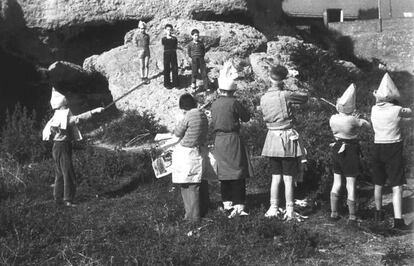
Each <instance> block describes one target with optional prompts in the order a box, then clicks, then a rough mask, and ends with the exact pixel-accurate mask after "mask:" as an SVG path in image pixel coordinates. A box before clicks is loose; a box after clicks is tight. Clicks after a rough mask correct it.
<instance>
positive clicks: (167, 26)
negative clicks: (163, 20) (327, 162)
mask: <svg viewBox="0 0 414 266" xmlns="http://www.w3.org/2000/svg"><path fill="white" fill-rule="evenodd" d="M166 28H171V29H172V28H173V25H171V24H165V27H164V29H166Z"/></svg>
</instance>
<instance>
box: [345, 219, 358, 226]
mask: <svg viewBox="0 0 414 266" xmlns="http://www.w3.org/2000/svg"><path fill="white" fill-rule="evenodd" d="M347 226H349V227H351V228H358V221H357V220H356V219H355V220H354V219H348V224H347Z"/></svg>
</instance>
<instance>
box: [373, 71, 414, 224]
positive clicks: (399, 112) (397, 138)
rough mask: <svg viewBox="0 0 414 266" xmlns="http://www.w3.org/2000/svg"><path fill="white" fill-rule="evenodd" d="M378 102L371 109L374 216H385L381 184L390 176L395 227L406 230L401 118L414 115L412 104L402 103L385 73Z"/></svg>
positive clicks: (378, 91)
mask: <svg viewBox="0 0 414 266" xmlns="http://www.w3.org/2000/svg"><path fill="white" fill-rule="evenodd" d="M374 96H375V99H376V104H375V105H374V106H373V107H372V110H371V122H372V127H373V128H374V133H375V136H374V148H373V174H374V176H373V180H372V181H373V183H374V184H375V189H374V198H375V208H376V211H375V220H376V221H381V220H383V219H384V215H383V213H382V210H381V208H382V187H383V186H384V185H385V181H386V180H387V179H388V181H389V184H390V185H391V186H392V194H393V197H392V204H393V207H394V226H393V228H395V229H401V230H405V229H408V226H407V225H405V223H404V220H403V219H402V185H403V184H405V176H404V165H403V138H402V136H401V125H400V122H401V120H402V118H409V117H411V116H412V111H411V109H410V108H403V107H401V106H399V104H398V100H399V99H400V93H399V92H398V89H397V87H396V86H395V85H394V82H393V81H392V80H391V78H390V76H389V75H388V73H386V74H385V75H384V77H383V79H382V81H381V84H380V86H379V88H378V90H377V91H374Z"/></svg>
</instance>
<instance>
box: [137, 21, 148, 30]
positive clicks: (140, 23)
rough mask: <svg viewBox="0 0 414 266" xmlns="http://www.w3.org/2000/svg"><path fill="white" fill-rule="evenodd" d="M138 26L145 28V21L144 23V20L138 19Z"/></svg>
mask: <svg viewBox="0 0 414 266" xmlns="http://www.w3.org/2000/svg"><path fill="white" fill-rule="evenodd" d="M138 28H144V29H146V28H147V23H145V22H144V21H142V20H140V21H139V22H138Z"/></svg>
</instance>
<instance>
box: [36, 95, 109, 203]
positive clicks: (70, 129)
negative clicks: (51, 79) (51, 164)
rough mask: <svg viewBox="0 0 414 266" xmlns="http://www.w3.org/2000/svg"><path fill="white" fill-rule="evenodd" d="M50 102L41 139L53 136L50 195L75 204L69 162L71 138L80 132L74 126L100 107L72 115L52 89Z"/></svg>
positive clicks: (76, 137) (73, 176)
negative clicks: (52, 181) (49, 114)
mask: <svg viewBox="0 0 414 266" xmlns="http://www.w3.org/2000/svg"><path fill="white" fill-rule="evenodd" d="M50 105H51V106H52V109H53V110H54V114H53V117H52V118H51V119H50V120H49V122H47V124H46V126H45V128H44V129H43V140H50V138H51V137H52V138H53V148H52V155H53V159H54V161H55V173H56V176H55V185H54V191H53V196H54V198H55V201H56V203H57V204H64V206H67V207H75V206H76V205H75V204H74V203H73V199H74V197H75V190H76V176H75V171H74V170H73V164H72V143H71V141H72V140H75V141H77V140H81V139H82V135H81V134H80V132H79V129H78V127H77V126H76V125H77V124H78V123H79V122H80V121H82V120H87V119H89V118H91V117H92V115H93V114H96V113H100V112H102V111H103V110H104V109H103V108H102V107H99V108H96V109H93V110H91V111H88V112H85V113H83V114H80V115H73V114H72V112H71V111H70V110H69V108H68V107H67V101H66V97H65V96H63V95H62V94H60V93H59V92H57V91H56V90H55V89H54V88H53V89H52V96H51V98H50Z"/></svg>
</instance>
